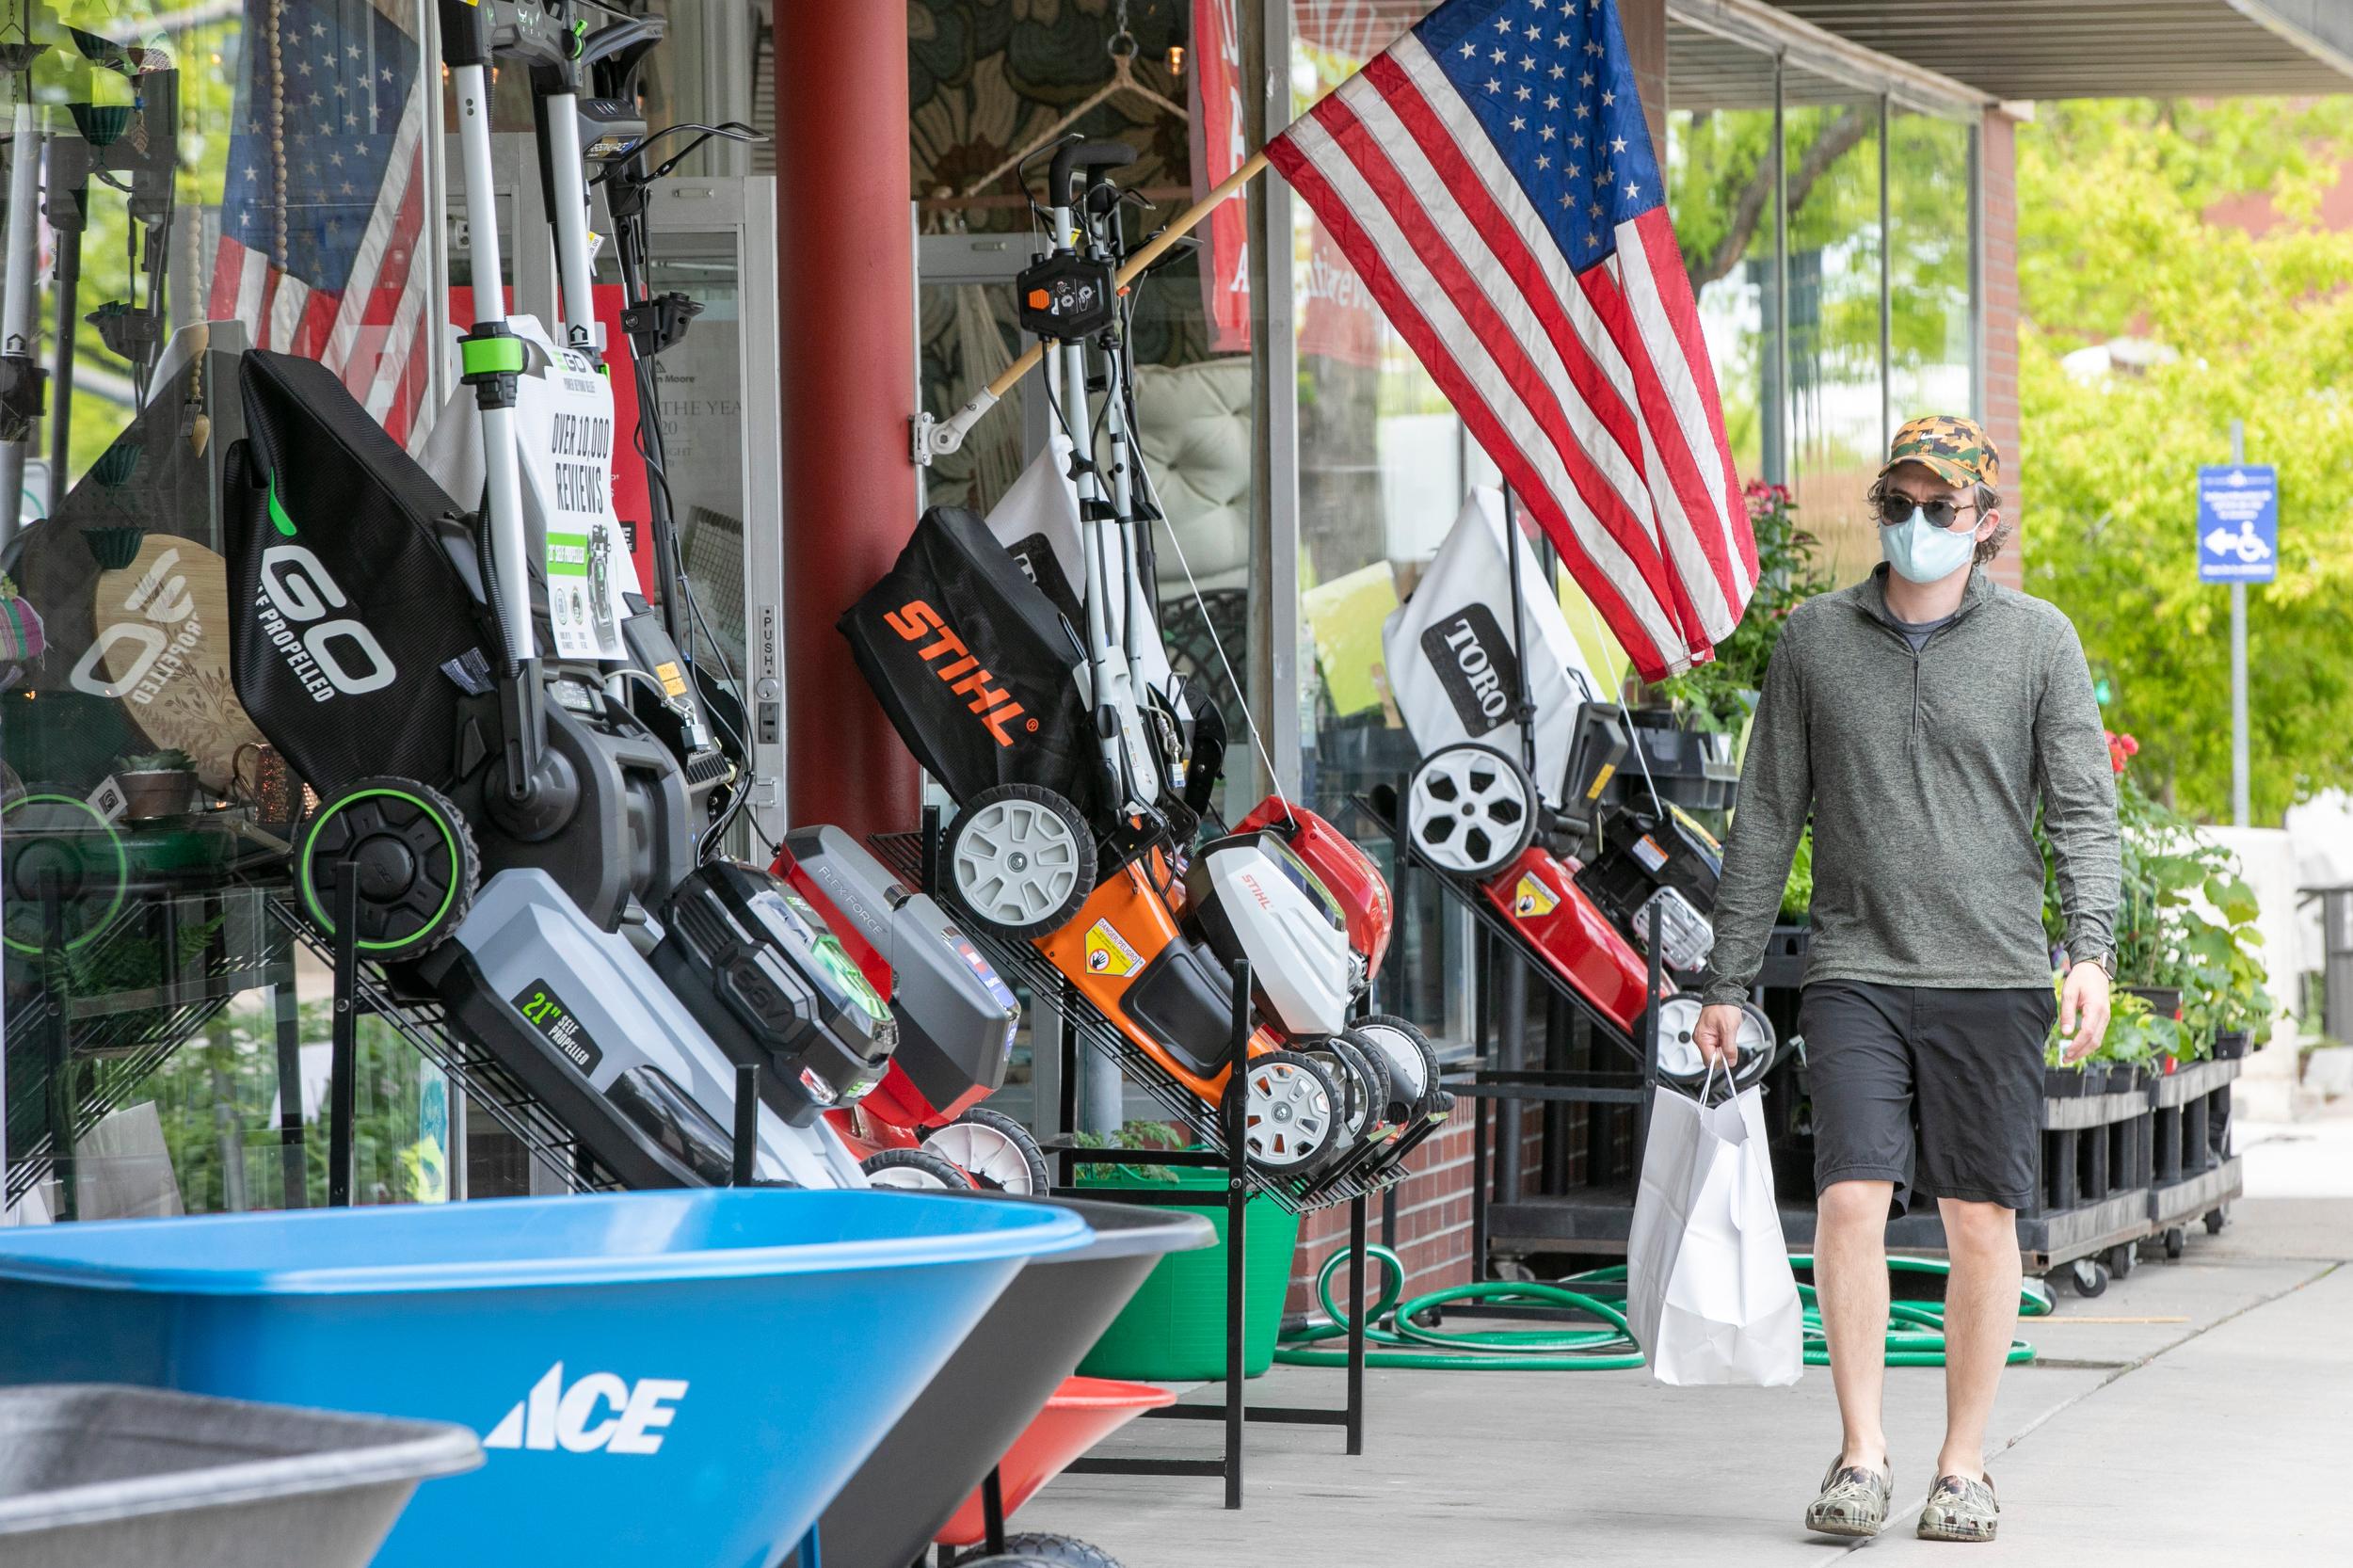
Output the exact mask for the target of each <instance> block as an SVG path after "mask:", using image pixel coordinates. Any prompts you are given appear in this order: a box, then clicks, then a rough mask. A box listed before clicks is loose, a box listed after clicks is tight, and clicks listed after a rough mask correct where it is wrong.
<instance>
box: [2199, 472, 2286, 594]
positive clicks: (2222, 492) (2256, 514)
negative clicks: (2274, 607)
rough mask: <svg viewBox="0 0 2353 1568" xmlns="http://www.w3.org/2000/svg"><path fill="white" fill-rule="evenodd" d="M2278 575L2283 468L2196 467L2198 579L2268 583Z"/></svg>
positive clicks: (2211, 581) (2212, 581)
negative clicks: (2281, 476) (2281, 470)
mask: <svg viewBox="0 0 2353 1568" xmlns="http://www.w3.org/2000/svg"><path fill="white" fill-rule="evenodd" d="M2279 575H2280V471H2279V470H2278V469H2276V468H2273V467H2271V466H2270V465H2268V464H2249V463H2231V464H2227V465H2224V466H2221V467H2217V468H2201V469H2200V470H2199V471H2198V581H2200V582H2201V583H2268V582H2271V581H2272V580H2273V579H2274V578H2276V577H2278V576H2279Z"/></svg>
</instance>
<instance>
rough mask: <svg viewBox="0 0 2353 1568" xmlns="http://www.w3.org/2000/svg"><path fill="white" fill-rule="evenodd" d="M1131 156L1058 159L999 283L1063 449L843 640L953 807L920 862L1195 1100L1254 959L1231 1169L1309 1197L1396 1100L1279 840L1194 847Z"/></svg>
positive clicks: (931, 525) (1210, 779) (1343, 953)
mask: <svg viewBox="0 0 2353 1568" xmlns="http://www.w3.org/2000/svg"><path fill="white" fill-rule="evenodd" d="M1134 156H1135V154H1134V153H1133V152H1132V151H1131V150H1129V149H1128V148H1126V147H1123V146H1120V145H1119V144H1116V143H1106V142H1086V141H1083V140H1080V139H1077V138H1068V139H1065V140H1064V142H1062V143H1060V144H1058V145H1057V146H1056V148H1055V150H1054V153H1053V158H1052V163H1051V167H1050V169H1049V172H1048V199H1047V200H1048V207H1049V209H1050V212H1049V220H1048V232H1050V233H1051V234H1052V236H1053V245H1052V248H1050V249H1049V250H1048V252H1047V253H1045V254H1044V255H1042V256H1040V257H1039V258H1038V259H1037V261H1036V262H1035V263H1034V264H1032V266H1031V267H1030V268H1029V270H1028V271H1026V272H1024V273H1023V274H1022V276H1021V278H1020V279H1019V280H1017V283H1016V288H1017V289H1018V290H1019V294H1020V312H1021V319H1022V325H1023V326H1024V328H1027V329H1028V330H1030V331H1032V332H1034V333H1035V334H1037V335H1038V336H1039V337H1041V338H1042V339H1045V340H1047V342H1048V353H1047V355H1046V363H1047V369H1048V391H1049V396H1050V401H1051V403H1052V405H1053V408H1054V412H1055V419H1056V424H1057V427H1058V432H1059V439H1058V440H1054V441H1052V442H1049V446H1048V452H1047V454H1046V455H1045V456H1042V457H1041V458H1040V459H1039V462H1038V464H1037V465H1033V466H1032V471H1031V472H1030V473H1029V474H1028V475H1026V476H1025V477H1024V479H1023V480H1022V482H1021V483H1020V484H1019V485H1018V486H1016V488H1015V490H1014V491H1013V492H1009V494H1008V496H1007V498H1006V502H1005V503H1003V504H1000V508H999V512H998V515H997V516H995V517H993V518H992V519H990V520H983V519H981V518H980V517H978V516H976V515H974V514H972V513H970V512H968V511H963V510H960V509H957V508H949V507H935V508H933V509H932V510H930V511H928V512H927V513H925V514H924V516H923V518H922V519H921V520H920V522H919V523H918V524H917V527H916V530H915V534H914V536H912V537H911V538H910V539H909V540H908V543H907V545H906V548H905V549H904V551H903V552H902V553H901V555H900V557H899V560H898V561H897V563H896V564H895V565H894V566H893V568H892V569H891V571H890V572H889V573H888V575H887V576H885V577H884V578H883V579H882V581H881V582H879V583H877V584H875V585H874V587H873V588H872V589H871V590H870V591H869V592H868V593H867V594H866V595H865V596H864V597H863V598H862V599H860V600H858V602H857V603H856V604H855V605H853V606H852V607H851V609H850V610H849V611H848V613H847V614H845V615H844V616H843V617H842V619H841V622H840V627H841V631H842V632H843V634H844V635H845V636H846V637H848V639H849V641H850V643H851V647H852V649H853V652H854V653H855V655H856V658H857V661H858V664H859V666H860V668H861V670H862V671H863V673H864V674H865V676H866V678H867V680H868V683H869V684H870V685H871V686H872V688H873V690H874V693H875V695H876V696H877V698H878V700H879V701H880V702H881V704H882V707H883V709H884V711H885V712H887V713H888V715H889V717H890V719H891V722H892V724H893V725H894V727H895V728H897V729H898V731H899V734H900V736H901V738H902V739H903V740H904V742H905V743H906V744H907V747H908V749H909V750H910V751H912V752H913V753H914V754H915V756H916V759H917V760H919V761H920V762H921V763H922V765H923V766H924V768H925V770H926V771H927V772H929V773H930V774H931V776H933V777H934V778H936V779H937V780H938V781H939V782H940V783H941V785H942V786H943V787H945V789H946V790H947V792H948V793H949V795H950V796H951V798H952V800H953V801H954V802H955V803H956V806H957V810H956V812H955V814H954V816H953V817H952V819H951V821H950V822H949V824H948V826H947V829H946V832H945V835H944V837H943V839H942V842H941V848H940V857H939V858H940V866H941V872H942V876H941V880H942V882H943V883H944V884H945V885H946V887H947V888H948V889H949V890H950V891H951V892H952V896H953V898H954V900H955V902H956V904H958V905H959V906H960V907H961V908H962V909H963V910H964V911H966V912H967V913H968V916H969V918H970V920H971V921H972V923H973V924H974V925H975V926H977V927H979V928H980V929H981V930H983V931H984V932H986V933H988V934H989V935H991V936H996V937H998V938H1000V939H1002V940H1006V941H1010V942H1028V943H1032V944H1033V945H1034V946H1035V947H1036V949H1037V950H1038V951H1039V952H1041V953H1042V954H1043V955H1044V956H1045V958H1046V959H1047V960H1048V962H1049V963H1050V964H1052V965H1053V967H1054V968H1056V969H1057V970H1058V971H1059V972H1060V973H1062V974H1063V975H1064V976H1065V977H1066V978H1067V980H1068V981H1069V983H1070V984H1071V985H1072V986H1073V987H1074V988H1075V989H1076V990H1078V992H1079V993H1080V995H1081V996H1083V997H1084V998H1085V999H1086V1000H1087V1001H1089V1002H1090V1003H1092V1004H1093V1005H1094V1006H1095V1007H1096V1010H1098V1011H1099V1012H1101V1013H1102V1014H1103V1016H1105V1017H1106V1018H1108V1019H1109V1020H1110V1021H1111V1022H1112V1025H1113V1026H1114V1027H1115V1028H1117V1029H1118V1030H1119V1031H1120V1032H1121V1033H1122V1034H1123V1035H1124V1036H1125V1037H1126V1038H1127V1039H1128V1042H1129V1043H1130V1044H1131V1045H1132V1046H1133V1047H1134V1048H1136V1049H1137V1050H1138V1051H1140V1052H1142V1053H1143V1054H1144V1056H1145V1057H1146V1058H1148V1059H1149V1060H1150V1061H1151V1062H1152V1063H1153V1064H1155V1065H1156V1066H1158V1067H1159V1068H1160V1069H1161V1070H1162V1071H1163V1072H1164V1073H1165V1074H1166V1075H1167V1076H1168V1077H1169V1078H1170V1079H1172V1080H1175V1081H1176V1082H1177V1084H1179V1085H1181V1086H1182V1087H1183V1088H1184V1089H1185V1090H1186V1091H1187V1092H1189V1093H1191V1094H1193V1095H1194V1096H1198V1097H1199V1098H1201V1099H1202V1100H1203V1101H1205V1102H1207V1103H1208V1104H1210V1105H1214V1104H1216V1103H1217V1102H1218V1100H1219V1098H1220V1097H1221V1096H1222V1095H1223V1093H1224V1090H1225V1078H1226V1074H1227V1072H1228V1070H1229V1067H1228V1063H1227V1051H1228V1041H1229V1039H1230V1037H1231V1033H1232V1020H1231V1004H1230V998H1229V995H1228V982H1227V975H1228V974H1229V973H1230V972H1231V964H1232V962H1233V961H1234V960H1236V959H1238V958H1241V957H1244V956H1247V957H1249V958H1250V959H1251V960H1252V962H1253V966H1254V968H1253V974H1254V978H1255V981H1256V985H1257V996H1256V999H1255V1000H1256V1001H1257V1015H1258V1019H1257V1021H1258V1026H1259V1027H1258V1028H1257V1031H1256V1032H1254V1035H1253V1037H1252V1042H1251V1046H1250V1052H1249V1055H1250V1062H1251V1069H1250V1073H1249V1079H1248V1083H1249V1096H1250V1111H1249V1117H1248V1123H1249V1128H1250V1131H1249V1134H1248V1137H1249V1143H1250V1150H1249V1152H1250V1157H1251V1159H1252V1160H1254V1161H1256V1162H1257V1164H1258V1165H1259V1166H1260V1167H1261V1168H1262V1169H1265V1170H1267V1171H1268V1172H1270V1173H1273V1174H1278V1175H1281V1176H1311V1175H1313V1174H1314V1173H1315V1172H1317V1171H1318V1170H1320V1169H1321V1168H1322V1167H1323V1166H1324V1165H1325V1164H1326V1163H1327V1162H1328V1161H1329V1160H1332V1159H1334V1158H1335V1157H1337V1155H1339V1154H1341V1153H1344V1152H1346V1151H1347V1149H1349V1148H1350V1147H1351V1146H1353V1144H1354V1143H1355V1142H1357V1141H1358V1140H1360V1139H1366V1138H1372V1137H1376V1136H1380V1135H1382V1128H1381V1124H1380V1119H1379V1117H1378V1116H1377V1115H1376V1114H1375V1112H1376V1110H1385V1108H1386V1106H1387V1104H1388V1099H1389V1092H1388V1088H1387V1085H1386V1083H1385V1080H1382V1079H1380V1078H1378V1077H1376V1076H1375V1075H1374V1071H1373V1069H1372V1067H1371V1064H1369V1062H1366V1061H1365V1060H1364V1059H1363V1057H1362V1054H1361V1052H1360V1051H1359V1050H1358V1049H1357V1048H1354V1047H1353V1046H1348V1045H1346V1043H1345V1042H1343V1044H1342V1046H1341V1047H1340V1048H1337V1049H1336V1048H1332V1047H1331V1046H1330V1044H1329V1042H1331V1041H1332V1040H1334V1039H1335V1038H1336V1037H1337V1036H1339V1034H1340V1032H1341V1030H1342V1029H1343V1027H1344V1026H1345V1024H1346V1021H1347V1009H1348V1005H1349V1002H1350V1000H1351V997H1352V995H1353V989H1354V984H1355V978H1356V977H1355V976H1354V975H1353V974H1352V962H1351V958H1350V949H1349V940H1348V930H1347V922H1346V918H1345V916H1344V915H1343V914H1342V913H1341V911H1340V909H1339V906H1338V905H1337V904H1336V903H1335V902H1334V900H1333V899H1332V897H1331V895H1330V892H1329V890H1328V889H1326V888H1324V887H1323V886H1322V884H1321V882H1320V881H1319V880H1318V879H1317V877H1316V876H1315V874H1314V873H1313V872H1310V871H1308V870H1306V869H1305V865H1304V863H1302V862H1300V861H1299V860H1298V858H1297V856H1294V855H1292V854H1291V852H1290V851H1289V848H1288V847H1287V846H1286V845H1285V844H1284V843H1283V841H1282V840H1281V838H1280V836H1279V835H1267V834H1242V835H1238V836H1234V837H1231V838H1228V839H1224V840H1216V841H1214V842H1212V843H1211V844H1210V845H1209V846H1207V847H1206V848H1204V849H1203V850H1202V851H1200V852H1198V853H1197V854H1195V853H1193V852H1192V851H1191V850H1190V845H1191V843H1192V840H1193V838H1194V836H1195V834H1196V833H1197V831H1198V828H1199V825H1200V823H1201V820H1202V816H1203V813H1204V812H1205V810H1206V809H1207V807H1208V804H1209V799H1210V798H1211V795H1212V793H1213V792H1214V789H1215V785H1216V782H1217V768H1218V757H1219V754H1220V753H1222V750H1223V737H1222V736H1221V735H1219V734H1218V733H1217V732H1216V726H1215V723H1214V720H1213V717H1212V715H1213V713H1214V709H1213V707H1212V706H1211V705H1210V704H1209V703H1207V702H1206V701H1190V700H1188V699H1187V697H1186V696H1185V694H1184V693H1182V692H1181V691H1179V690H1178V689H1177V687H1176V684H1175V682H1174V680H1173V679H1172V678H1170V677H1169V676H1167V675H1166V673H1165V671H1166V669H1167V663H1166V655H1165V652H1164V650H1163V649H1162V648H1161V647H1160V633H1159V630H1158V627H1157V625H1156V624H1155V623H1154V619H1153V616H1152V612H1151V603H1152V596H1151V592H1150V583H1151V579H1152V577H1153V573H1154V567H1153V563H1152V559H1151V523H1152V521H1153V520H1155V519H1156V518H1157V517H1158V515H1159V508H1158V506H1157V504H1155V503H1154V501H1153V499H1152V496H1151V485H1150V476H1149V474H1148V473H1147V472H1145V471H1144V467H1143V465H1142V463H1141V461H1140V460H1139V458H1138V457H1137V456H1136V452H1135V446H1134V441H1133V431H1134V426H1135V410H1134V405H1133V400H1132V392H1131V388H1132V381H1133V369H1132V365H1131V363H1130V361H1129V354H1128V338H1129V333H1128V319H1127V312H1128V308H1129V307H1128V301H1127V298H1126V296H1124V295H1123V293H1122V291H1120V290H1119V289H1118V288H1117V286H1116V284H1115V282H1114V280H1113V273H1114V270H1115V267H1116V265H1117V264H1118V261H1119V259H1120V257H1121V254H1122V253H1123V246H1124V240H1123V238H1122V234H1121V225H1120V217H1121V214H1122V212H1123V210H1124V200H1125V199H1124V198H1123V196H1122V195H1121V193H1120V191H1119V189H1118V187H1117V186H1116V185H1114V184H1112V182H1111V180H1110V179H1109V178H1108V171H1109V170H1112V169H1115V168H1121V167H1123V166H1125V165H1127V164H1128V163H1130V162H1132V161H1133V160H1134ZM1097 389H1099V391H1100V398H1099V403H1097V402H1096V401H1095V400H1093V399H1091V393H1092V392H1095V391H1096V390H1097ZM1098 430H1099V431H1100V432H1101V435H1102V439H1103V449H1104V455H1103V456H1099V457H1098V455H1097V443H1096V437H1095V433H1096V432H1097V431H1098ZM1057 470H1059V471H1060V472H1057ZM1074 568H1075V581H1074ZM1381 901H1382V904H1383V905H1384V907H1385V902H1386V893H1385V890H1384V891H1383V892H1382V894H1381ZM1295 1045H1313V1046H1315V1047H1316V1048H1317V1051H1318V1054H1316V1055H1310V1054H1309V1053H1308V1052H1306V1051H1305V1050H1302V1049H1297V1048H1292V1047H1293V1046H1295ZM1335 1065H1337V1066H1339V1067H1340V1068H1341V1071H1342V1073H1343V1074H1344V1075H1346V1077H1347V1079H1348V1081H1347V1082H1346V1084H1345V1087H1344V1086H1343V1082H1342V1080H1340V1079H1336V1078H1335V1076H1334V1073H1333V1071H1332V1070H1331V1069H1332V1067H1333V1066H1335Z"/></svg>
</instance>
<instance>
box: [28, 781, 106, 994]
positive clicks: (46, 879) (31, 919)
mask: <svg viewBox="0 0 2353 1568" xmlns="http://www.w3.org/2000/svg"><path fill="white" fill-rule="evenodd" d="M130 887H131V860H130V855H129V852H128V851H127V850H125V849H124V848H123V844H122V835H120V833H118V832H116V831H115V828H114V824H112V823H109V822H108V821H107V820H106V819H105V817H104V816H103V815H102V814H101V813H100V812H99V811H98V809H97V808H95V807H92V806H90V805H89V804H88V802H86V801H84V800H83V799H82V797H81V796H79V795H77V794H74V793H72V792H69V791H65V790H53V789H46V788H40V787H36V788H34V789H32V790H30V791H27V792H24V793H22V794H19V795H18V796H16V797H15V798H14V799H13V800H10V801H9V802H8V805H7V807H6V808H5V809H0V891H5V893H6V895H7V897H6V910H5V924H0V940H5V941H6V943H7V945H8V951H9V952H19V953H24V954H26V955H28V956H29V955H30V954H33V953H37V952H42V951H44V950H46V949H47V948H48V947H49V946H50V945H51V943H52V942H55V941H62V942H63V944H64V946H65V949H66V951H67V952H72V951H73V950H74V949H76V948H79V947H81V946H82V945H83V944H84V943H86V942H88V941H89V940H90V938H92V937H93V936H97V935H98V934H99V933H100V932H102V931H104V930H105V929H106V928H107V926H108V925H109V924H111V923H112V922H113V920H114V918H115V915H116V913H117V912H118V911H120V909H121V907H122V900H123V896H124V894H125V893H127V892H128V891H129V890H130ZM52 895H54V896H55V898H56V926H57V929H56V930H55V931H52V930H51V929H50V925H51V911H50V904H49V902H48V901H49V899H50V898H51V896H52Z"/></svg>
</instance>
